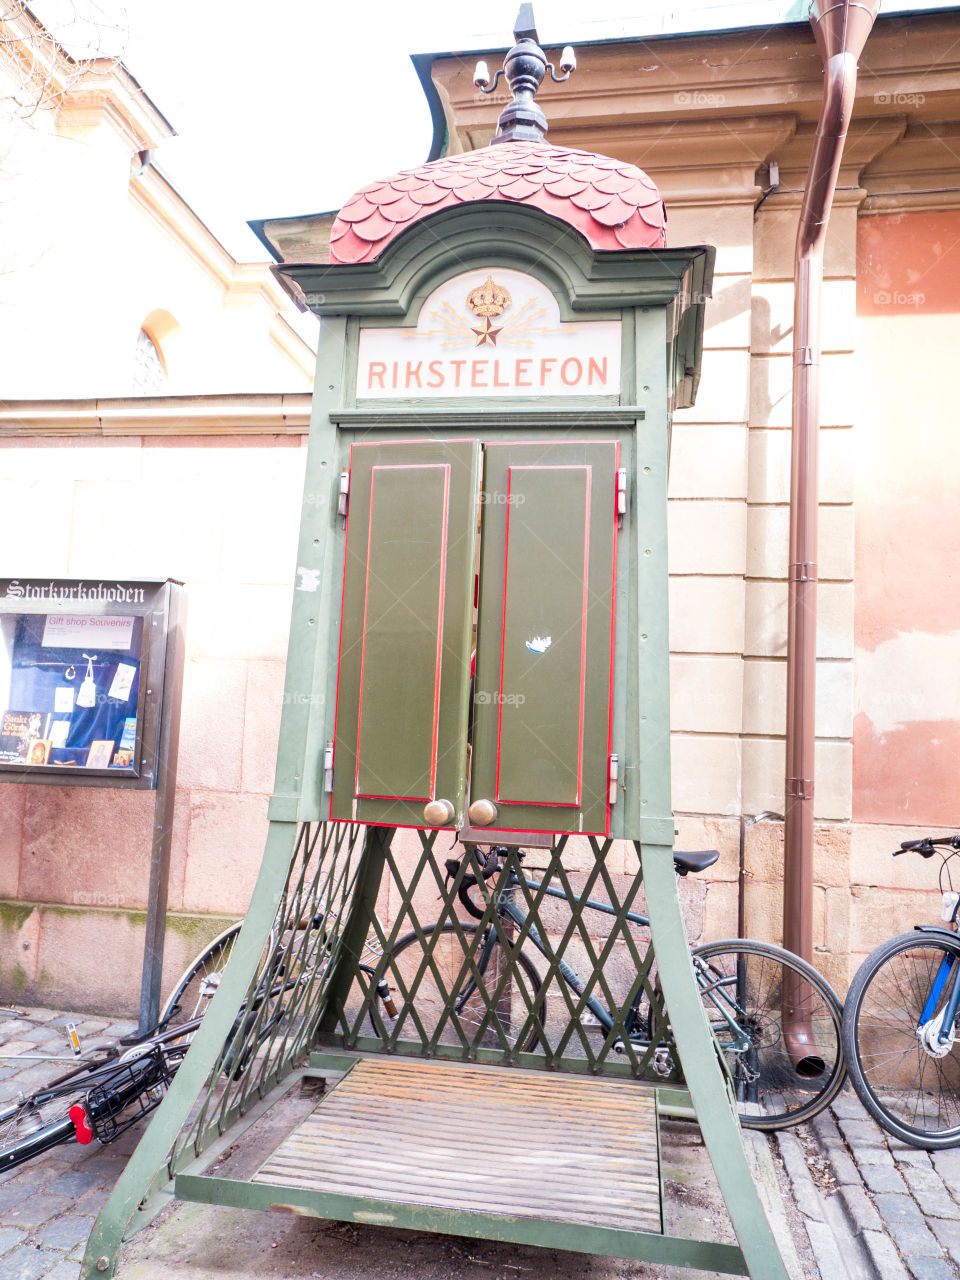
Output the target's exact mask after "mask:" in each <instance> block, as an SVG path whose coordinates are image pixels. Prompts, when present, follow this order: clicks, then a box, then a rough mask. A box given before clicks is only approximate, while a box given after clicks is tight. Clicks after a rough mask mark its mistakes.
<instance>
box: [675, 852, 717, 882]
mask: <svg viewBox="0 0 960 1280" xmlns="http://www.w3.org/2000/svg"><path fill="white" fill-rule="evenodd" d="M719 857H720V850H719V849H701V850H699V851H697V852H693V853H678V852H677V851H676V850H674V852H673V865H674V866H675V867H676V869H677V875H678V876H685V875H688V874H689V873H690V872H691V871H694V872H696V871H706V869H707V867H712V866H713V864H714V863H715V862H716V861H717V859H718V858H719Z"/></svg>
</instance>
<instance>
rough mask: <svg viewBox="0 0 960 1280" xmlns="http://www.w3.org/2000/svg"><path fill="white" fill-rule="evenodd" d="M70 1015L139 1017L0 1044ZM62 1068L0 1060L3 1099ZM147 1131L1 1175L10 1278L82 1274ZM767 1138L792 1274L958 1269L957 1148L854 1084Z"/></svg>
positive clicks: (955, 1275)
mask: <svg viewBox="0 0 960 1280" xmlns="http://www.w3.org/2000/svg"><path fill="white" fill-rule="evenodd" d="M70 1021H74V1022H76V1024H77V1028H78V1030H79V1032H80V1035H81V1038H82V1039H83V1041H84V1044H85V1046H87V1047H90V1046H92V1045H93V1044H94V1043H97V1042H98V1041H107V1042H110V1041H115V1040H116V1039H117V1038H119V1037H120V1036H123V1035H126V1034H128V1033H129V1032H130V1031H131V1030H132V1029H133V1025H134V1024H133V1023H131V1022H115V1021H110V1019H108V1018H105V1017H103V1018H97V1017H91V1016H85V1015H81V1014H64V1013H61V1012H57V1011H56V1010H49V1009H27V1010H23V1011H22V1014H21V1016H16V1017H11V1016H0V1049H2V1052H4V1053H22V1054H27V1053H50V1054H58V1055H64V1056H65V1055H67V1054H68V1053H69V1047H68V1043H67V1039H66V1024H67V1023H68V1022H70ZM66 1070H68V1064H61V1063H52V1062H16V1061H10V1060H9V1059H0V1105H2V1104H3V1103H5V1102H7V1101H8V1100H10V1099H12V1098H15V1097H16V1096H17V1094H18V1092H20V1091H21V1090H22V1091H23V1092H24V1093H29V1092H31V1091H32V1090H33V1089H36V1088H37V1087H39V1086H40V1085H41V1084H43V1083H45V1082H46V1081H48V1080H50V1079H53V1078H54V1077H55V1076H56V1075H59V1074H61V1073H63V1072H64V1071H66ZM141 1132H142V1126H135V1127H134V1128H133V1129H131V1130H130V1131H129V1132H128V1133H126V1134H124V1135H122V1136H121V1138H120V1139H119V1140H118V1141H117V1142H116V1143H113V1144H111V1145H110V1146H108V1147H101V1146H100V1145H99V1143H96V1142H93V1143H91V1144H90V1145H89V1146H80V1145H79V1144H77V1143H69V1144H67V1145H65V1146H62V1147H57V1148H55V1149H54V1150H53V1151H49V1152H46V1153H45V1154H44V1155H42V1156H39V1157H38V1158H37V1159H35V1160H32V1161H30V1162H28V1163H27V1164H25V1165H22V1166H21V1167H20V1168H19V1169H13V1170H10V1171H9V1172H7V1173H3V1174H0V1278H2V1280H40V1278H41V1277H45V1278H46V1280H77V1277H78V1275H79V1266H80V1262H81V1260H82V1258H83V1251H84V1246H85V1244H86V1240H87V1236H88V1235H89V1233H90V1229H91V1227H92V1226H93V1222H94V1219H95V1217H96V1215H97V1213H98V1212H99V1210H100V1207H101V1205H102V1204H103V1203H104V1201H105V1200H106V1198H107V1196H108V1195H109V1194H110V1190H111V1188H112V1187H113V1184H114V1182H115V1181H116V1179H117V1176H118V1175H119V1173H120V1171H121V1170H122V1169H123V1166H124V1164H125V1162H126V1160H127V1158H128V1156H129V1155H130V1152H131V1151H132V1150H133V1148H134V1146H135V1145H136V1143H137V1140H138V1138H139V1135H140V1133H141ZM751 1141H752V1142H757V1141H760V1142H762V1141H763V1139H762V1138H761V1136H760V1135H758V1134H754V1135H752V1136H751ZM770 1144H771V1150H772V1152H773V1154H774V1157H775V1159H776V1158H779V1161H780V1162H781V1163H782V1177H781V1182H780V1190H781V1192H782V1195H783V1202H778V1197H777V1191H776V1188H774V1190H773V1193H772V1198H771V1196H770V1195H767V1196H766V1197H765V1199H766V1203H767V1205H768V1211H770V1212H771V1217H775V1216H778V1215H781V1216H782V1217H783V1218H784V1222H786V1219H787V1218H788V1217H789V1219H790V1226H791V1228H792V1229H793V1231H794V1232H796V1231H797V1230H798V1229H799V1230H801V1231H802V1230H803V1229H805V1231H806V1234H807V1236H808V1237H809V1241H810V1246H811V1248H810V1253H809V1254H807V1255H806V1261H805V1262H804V1263H803V1264H802V1265H803V1269H804V1270H807V1269H809V1272H810V1274H809V1275H802V1276H799V1277H796V1280H960V1147H958V1148H955V1149H953V1150H949V1151H938V1152H930V1153H927V1152H925V1151H920V1150H918V1149H916V1148H914V1147H908V1146H904V1145H903V1144H902V1143H900V1142H898V1141H897V1140H896V1139H894V1138H891V1137H888V1136H887V1135H886V1134H885V1133H884V1131H883V1130H882V1129H881V1128H880V1127H879V1125H877V1124H875V1123H874V1121H873V1120H872V1119H871V1118H870V1117H869V1116H868V1115H867V1113H866V1112H865V1111H864V1109H863V1108H862V1107H861V1105H860V1103H859V1101H858V1100H857V1098H856V1097H855V1095H854V1094H853V1092H852V1091H851V1090H850V1089H849V1086H848V1088H847V1090H846V1091H845V1092H844V1093H842V1094H841V1095H840V1097H839V1098H838V1099H836V1101H835V1102H834V1104H833V1106H832V1107H831V1108H830V1109H829V1110H828V1111H826V1112H824V1113H823V1114H822V1115H820V1116H819V1117H817V1119H816V1120H814V1121H813V1122H812V1123H811V1124H808V1125H802V1126H800V1127H798V1128H796V1129H790V1130H785V1131H784V1132H782V1133H779V1134H776V1135H773V1136H772V1137H771V1139H770ZM755 1163H756V1162H755ZM775 1181H776V1179H775V1178H774V1182H775ZM270 1217H271V1215H258V1218H270ZM774 1229H775V1230H776V1226H775V1228H774ZM451 1274H453V1272H451ZM675 1274H676V1275H677V1276H681V1275H684V1274H690V1273H683V1272H679V1271H678V1272H676V1273H675ZM697 1274H698V1275H700V1274H702V1273H697Z"/></svg>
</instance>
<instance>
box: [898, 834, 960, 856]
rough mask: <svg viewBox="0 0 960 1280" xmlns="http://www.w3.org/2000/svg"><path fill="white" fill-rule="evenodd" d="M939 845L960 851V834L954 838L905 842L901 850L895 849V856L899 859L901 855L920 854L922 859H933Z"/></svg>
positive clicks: (937, 837) (953, 836)
mask: <svg viewBox="0 0 960 1280" xmlns="http://www.w3.org/2000/svg"><path fill="white" fill-rule="evenodd" d="M938 845H948V846H949V847H950V848H951V849H954V850H960V832H958V833H957V834H956V835H952V836H924V837H923V839H922V840H904V841H903V842H902V843H901V845H900V848H899V849H894V851H893V856H894V857H895V858H899V857H900V855H901V853H911V852H915V853H919V854H920V856H921V857H922V858H932V857H933V855H934V854H935V853H936V851H937V846H938Z"/></svg>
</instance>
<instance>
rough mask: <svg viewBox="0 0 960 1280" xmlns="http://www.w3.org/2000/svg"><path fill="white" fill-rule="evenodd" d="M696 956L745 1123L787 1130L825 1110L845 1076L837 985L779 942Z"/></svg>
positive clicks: (745, 943) (739, 941)
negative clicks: (835, 987) (835, 988)
mask: <svg viewBox="0 0 960 1280" xmlns="http://www.w3.org/2000/svg"><path fill="white" fill-rule="evenodd" d="M692 956H693V963H694V970H695V971H696V975H697V984H698V986H699V987H700V998H701V1001H702V1002H703V1006H704V1009H705V1010H706V1013H707V1021H708V1022H709V1023H710V1027H711V1030H712V1031H713V1033H714V1035H715V1036H716V1039H717V1043H718V1044H719V1046H720V1051H721V1053H722V1054H723V1056H724V1059H725V1060H726V1063H727V1066H728V1068H729V1070H730V1075H731V1077H732V1080H733V1085H734V1093H735V1097H736V1101H737V1112H738V1114H739V1116H740V1123H741V1124H742V1125H744V1127H745V1128H749V1129H785V1128H787V1127H788V1126H790V1125H794V1124H800V1123H801V1122H802V1121H804V1120H809V1119H811V1118H812V1117H813V1116H815V1115H816V1114H817V1113H818V1112H819V1111H822V1110H823V1108H824V1107H825V1106H827V1105H828V1104H829V1103H830V1101H831V1100H832V1099H833V1098H835V1097H836V1095H837V1093H838V1092H839V1090H840V1087H841V1085H842V1084H843V1080H844V1076H845V1074H846V1069H845V1064H844V1059H843V1050H842V1048H841V1041H840V1020H841V1006H840V1001H839V1000H838V999H837V996H836V994H835V993H834V991H833V988H832V987H831V986H830V984H829V983H828V982H827V981H826V980H825V979H824V978H822V977H821V976H820V974H819V973H817V971H816V969H814V968H813V967H812V966H811V965H809V964H807V963H806V961H804V960H801V959H800V957H799V956H795V955H794V954H793V953H792V952H790V951H785V950H784V949H783V947H776V946H774V945H773V944H772V943H766V942H752V941H749V940H748V939H744V938H734V939H732V940H729V941H726V942H712V943H708V944H707V945H706V946H702V947H696V948H695V949H694V950H693V952H692ZM788 1009H792V1011H793V1017H792V1019H791V1020H790V1021H786V1019H785V1013H786V1012H787V1011H788Z"/></svg>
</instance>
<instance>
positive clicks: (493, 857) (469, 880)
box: [444, 844, 507, 920]
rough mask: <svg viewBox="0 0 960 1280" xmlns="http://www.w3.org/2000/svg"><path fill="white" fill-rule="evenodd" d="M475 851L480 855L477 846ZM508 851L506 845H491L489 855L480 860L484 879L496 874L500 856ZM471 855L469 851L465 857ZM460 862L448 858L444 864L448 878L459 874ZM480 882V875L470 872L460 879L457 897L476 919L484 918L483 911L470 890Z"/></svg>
mask: <svg viewBox="0 0 960 1280" xmlns="http://www.w3.org/2000/svg"><path fill="white" fill-rule="evenodd" d="M473 852H474V853H477V854H478V857H479V851H478V850H477V849H476V847H475V846H474V849H473ZM506 852H507V849H506V847H505V846H502V845H496V844H495V845H491V846H490V849H489V851H488V853H487V856H486V857H485V858H482V859H481V860H480V878H482V879H484V880H489V879H490V877H491V876H492V875H496V872H497V868H498V867H499V865H500V858H501V856H502V855H503V854H505V853H506ZM469 856H470V853H469V851H468V852H467V853H465V854H464V858H468V857H469ZM460 864H461V859H460V858H448V859H447V860H446V862H445V863H444V866H445V867H446V869H447V878H448V879H453V878H454V877H455V876H456V875H457V873H458V872H459V870H460ZM479 883H480V880H479V879H478V877H477V876H475V875H471V874H470V873H469V872H468V873H467V874H466V875H465V876H464V877H463V879H462V880H461V881H460V888H459V889H458V890H457V897H458V898H459V899H460V901H461V903H462V904H463V908H464V910H465V911H467V912H469V914H470V915H472V916H473V918H474V920H482V919H483V911H482V910H481V909H480V908H479V907H475V906H474V904H473V899H472V898H471V897H470V890H471V889H472V888H473V887H474V886H475V885H477V884H479Z"/></svg>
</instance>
